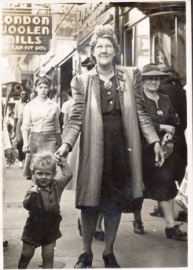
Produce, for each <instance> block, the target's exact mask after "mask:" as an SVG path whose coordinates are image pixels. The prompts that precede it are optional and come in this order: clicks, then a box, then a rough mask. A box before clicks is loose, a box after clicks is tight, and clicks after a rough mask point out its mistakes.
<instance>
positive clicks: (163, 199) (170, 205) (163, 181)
mask: <svg viewBox="0 0 193 270" xmlns="http://www.w3.org/2000/svg"><path fill="white" fill-rule="evenodd" d="M164 76H167V75H166V74H165V73H163V72H161V71H160V70H159V68H158V67H156V66H153V65H151V64H148V65H146V66H144V68H143V70H142V78H143V89H144V101H145V106H146V109H147V111H148V112H149V114H150V115H151V119H152V121H153V123H154V125H155V128H156V130H157V133H158V135H159V138H160V141H161V144H162V147H163V151H164V155H165V162H164V165H163V166H162V167H155V165H154V157H153V151H152V148H151V146H149V145H145V146H144V149H143V177H144V185H145V191H144V194H145V197H146V198H150V199H152V200H156V201H158V202H159V204H160V206H161V208H162V210H163V213H164V218H165V221H166V228H165V234H166V237H167V238H169V239H175V240H185V239H186V236H187V234H186V232H183V231H181V230H180V228H179V224H178V225H175V220H174V198H175V196H176V194H177V187H176V184H175V180H176V179H175V170H176V167H175V152H173V149H174V145H175V131H176V129H177V126H178V125H179V118H178V116H177V115H176V112H175V110H174V107H173V105H172V103H171V100H170V98H169V96H168V95H163V94H161V93H160V92H159V91H158V90H159V86H160V78H161V77H164Z"/></svg>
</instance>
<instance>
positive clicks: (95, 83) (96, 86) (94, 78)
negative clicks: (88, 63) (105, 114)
mask: <svg viewBox="0 0 193 270" xmlns="http://www.w3.org/2000/svg"><path fill="white" fill-rule="evenodd" d="M90 76H91V82H90V83H91V84H92V85H91V86H90V87H89V89H90V91H93V93H94V96H95V98H96V102H97V106H98V109H99V112H100V113H101V90H100V80H99V76H98V74H97V71H96V66H95V67H94V68H93V69H92V70H91V71H90Z"/></svg>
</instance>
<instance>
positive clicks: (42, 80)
mask: <svg viewBox="0 0 193 270" xmlns="http://www.w3.org/2000/svg"><path fill="white" fill-rule="evenodd" d="M34 86H35V89H34V91H35V92H36V93H37V96H36V97H35V98H34V99H33V100H31V101H30V102H29V103H27V104H26V106H25V108H24V112H23V123H22V127H21V131H22V136H23V151H24V152H30V154H34V153H37V152H40V151H43V150H49V151H51V152H53V153H54V152H55V151H56V150H57V148H58V147H59V146H60V145H61V135H60V124H59V107H58V105H57V104H56V103H55V102H54V101H52V100H51V99H49V98H48V94H49V91H50V86H51V80H50V79H49V77H47V76H43V77H38V78H37V79H36V81H35V85H34ZM28 163H29V162H28ZM28 165H29V164H28ZM24 167H25V166H24ZM27 167H29V166H27ZM29 173H30V171H29V168H26V167H25V168H24V174H26V176H27V177H28V178H29V177H30V175H29Z"/></svg>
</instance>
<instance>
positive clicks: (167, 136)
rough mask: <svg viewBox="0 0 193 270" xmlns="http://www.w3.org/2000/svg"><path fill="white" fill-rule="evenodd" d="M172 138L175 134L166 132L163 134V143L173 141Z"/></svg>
mask: <svg viewBox="0 0 193 270" xmlns="http://www.w3.org/2000/svg"><path fill="white" fill-rule="evenodd" d="M172 140H173V135H172V134H171V133H166V134H165V135H164V136H163V139H162V142H161V144H162V145H165V144H166V143H167V142H172Z"/></svg>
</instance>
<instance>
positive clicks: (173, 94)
mask: <svg viewBox="0 0 193 270" xmlns="http://www.w3.org/2000/svg"><path fill="white" fill-rule="evenodd" d="M159 92H160V93H162V94H167V95H168V96H169V97H170V100H171V102H172V105H173V106H174V109H175V111H176V113H177V114H178V116H179V120H180V123H179V125H178V126H177V127H176V133H175V145H174V153H175V167H176V170H175V178H176V180H177V181H178V182H179V184H180V183H181V182H182V179H183V178H184V175H185V171H186V165H187V144H186V139H185V134H184V131H185V129H186V127H187V104H186V91H185V90H184V89H183V88H182V86H180V85H179V84H177V83H175V82H173V81H166V82H165V81H164V82H162V81H161V85H160V88H159Z"/></svg>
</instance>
